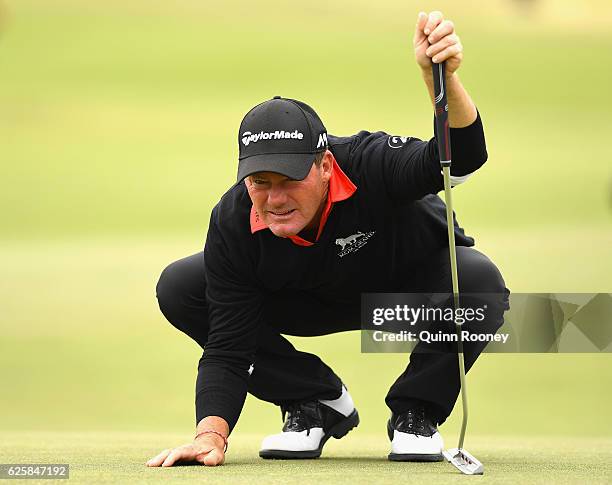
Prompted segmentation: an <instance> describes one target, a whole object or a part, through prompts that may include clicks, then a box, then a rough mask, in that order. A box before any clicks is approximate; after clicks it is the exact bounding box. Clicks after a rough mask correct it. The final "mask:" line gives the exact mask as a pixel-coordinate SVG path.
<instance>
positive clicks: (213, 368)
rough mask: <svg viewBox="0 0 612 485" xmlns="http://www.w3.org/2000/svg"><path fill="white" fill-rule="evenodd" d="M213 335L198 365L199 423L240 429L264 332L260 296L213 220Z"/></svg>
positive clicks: (208, 257)
mask: <svg viewBox="0 0 612 485" xmlns="http://www.w3.org/2000/svg"><path fill="white" fill-rule="evenodd" d="M204 260H205V266H206V299H207V303H208V307H209V310H208V318H209V333H208V341H207V343H206V346H205V349H204V353H203V355H202V358H201V359H200V363H199V366H198V378H197V381H196V422H200V420H201V419H202V418H205V417H206V416H220V417H222V418H223V419H225V420H226V421H227V422H228V424H229V427H230V431H231V430H232V429H233V428H234V426H235V425H236V422H237V421H238V417H239V416H240V413H241V411H242V407H243V405H244V401H245V398H246V393H247V380H248V378H249V367H250V366H251V364H252V363H253V360H254V356H255V351H256V348H257V334H258V331H259V327H260V321H261V311H262V295H261V293H260V291H258V290H257V287H256V285H255V284H254V282H253V281H252V278H253V277H252V275H249V272H248V271H246V270H245V267H247V266H248V265H246V264H240V262H241V261H242V262H244V256H243V255H242V254H239V249H238V246H237V247H236V249H231V248H230V247H229V246H228V244H227V242H226V241H225V240H224V238H223V235H222V232H221V231H220V230H219V226H218V224H217V220H216V211H213V215H212V217H211V221H210V226H209V230H208V235H207V238H206V245H205V248H204Z"/></svg>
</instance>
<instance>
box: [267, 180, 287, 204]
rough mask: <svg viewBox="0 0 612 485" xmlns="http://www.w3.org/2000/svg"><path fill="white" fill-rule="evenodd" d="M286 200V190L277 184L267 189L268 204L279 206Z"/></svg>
mask: <svg viewBox="0 0 612 485" xmlns="http://www.w3.org/2000/svg"><path fill="white" fill-rule="evenodd" d="M285 202H287V191H286V190H285V189H283V188H281V187H279V186H274V185H273V186H272V187H271V188H270V190H269V191H268V204H269V205H270V206H273V207H281V206H283V205H284V204H285Z"/></svg>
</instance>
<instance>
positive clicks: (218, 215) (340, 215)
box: [196, 117, 487, 429]
mask: <svg viewBox="0 0 612 485" xmlns="http://www.w3.org/2000/svg"><path fill="white" fill-rule="evenodd" d="M329 144H330V146H329V149H330V151H331V152H332V153H333V154H334V156H335V158H336V160H337V163H338V165H339V166H340V167H341V169H342V171H343V172H344V173H345V174H346V175H347V176H348V178H349V179H350V180H351V181H352V182H353V183H354V184H355V185H356V186H357V190H356V192H355V193H354V194H353V195H352V196H351V197H350V198H348V199H347V200H344V201H341V202H338V203H336V204H334V206H333V208H332V211H331V213H330V215H329V218H328V220H327V222H326V224H325V227H324V229H323V232H322V234H321V236H320V238H319V240H318V241H317V242H316V243H315V244H314V245H313V246H310V247H304V246H298V245H296V244H294V243H293V242H292V241H290V240H289V239H287V238H280V237H277V236H274V235H273V234H272V233H271V232H270V231H269V230H268V229H266V230H262V231H258V232H255V233H251V227H250V224H249V215H250V211H251V206H252V203H251V200H250V198H249V195H248V193H247V190H246V186H245V185H244V184H243V183H240V184H237V185H235V186H233V187H232V188H231V189H230V190H229V191H228V192H226V193H225V194H224V195H223V197H222V198H221V200H220V202H219V203H218V204H217V205H216V206H215V207H214V209H213V211H212V215H211V219H210V226H209V229H208V235H207V239H206V246H205V248H204V258H205V268H206V284H207V289H206V296H207V302H208V305H209V335H208V343H207V345H206V348H205V350H204V354H203V356H202V359H201V360H200V366H199V374H198V381H197V386H196V419H197V421H198V422H199V421H200V420H201V419H202V418H204V417H206V416H221V417H222V418H224V419H225V420H226V421H227V422H228V423H229V426H230V429H233V427H234V425H235V424H236V421H237V420H238V416H239V415H240V412H241V410H242V406H243V404H244V400H245V397H246V392H247V379H248V369H249V367H250V364H251V363H252V362H253V360H254V354H255V351H256V348H257V332H258V328H259V325H260V323H261V315H262V306H263V303H264V299H265V297H266V295H269V294H270V293H273V292H276V291H280V290H284V291H286V290H289V291H290V290H293V289H295V290H300V291H307V292H309V293H312V294H313V295H315V296H316V295H321V296H324V297H325V298H326V299H330V298H332V299H334V300H337V301H346V302H353V303H355V302H356V303H357V304H358V303H359V297H360V294H361V293H365V292H384V291H394V290H397V288H398V287H399V286H401V279H402V274H404V275H405V274H406V271H407V270H408V269H409V268H410V267H411V266H412V265H415V264H416V263H418V261H419V260H420V259H422V258H423V257H424V256H426V255H427V254H428V253H430V252H432V251H435V250H438V249H440V248H442V247H446V246H448V242H447V241H448V239H447V228H446V213H445V207H444V203H443V202H442V200H441V199H440V198H439V197H438V196H437V195H435V194H436V193H437V192H439V191H440V190H442V189H443V179H442V175H441V170H440V165H439V159H438V150H437V145H436V139H435V138H432V139H431V140H429V141H428V142H426V141H421V140H418V139H416V138H407V139H406V138H403V139H400V138H399V137H392V136H389V135H387V134H386V133H383V132H377V133H369V132H366V131H361V132H359V133H358V134H357V135H354V136H349V137H335V136H330V137H329ZM451 147H452V155H453V165H452V166H451V174H452V175H453V176H462V175H466V174H469V173H471V172H473V171H474V170H476V169H477V168H479V167H480V166H481V165H482V164H483V163H484V162H485V161H486V159H487V152H486V147H485V139H484V133H483V130H482V123H481V121H480V117H478V119H477V120H476V121H475V122H474V123H473V124H472V125H470V126H469V127H466V128H451ZM455 237H456V243H457V245H460V246H472V245H473V244H474V240H473V239H472V238H471V237H469V236H466V235H465V234H464V231H463V229H461V228H460V227H459V226H458V225H457V222H456V221H455Z"/></svg>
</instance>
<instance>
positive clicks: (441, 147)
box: [432, 62, 451, 167]
mask: <svg viewBox="0 0 612 485" xmlns="http://www.w3.org/2000/svg"><path fill="white" fill-rule="evenodd" d="M432 69H433V82H434V96H435V103H436V132H437V134H436V139H437V140H438V153H439V154H440V165H441V166H443V167H450V164H451V148H450V131H449V127H448V100H447V98H446V82H445V79H446V77H445V76H446V63H445V62H442V63H439V64H436V63H433V64H432Z"/></svg>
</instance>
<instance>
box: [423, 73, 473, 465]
mask: <svg viewBox="0 0 612 485" xmlns="http://www.w3.org/2000/svg"><path fill="white" fill-rule="evenodd" d="M445 73H446V63H444V62H442V63H440V64H435V63H434V64H433V81H434V95H435V104H436V131H437V139H438V152H439V154H440V165H441V166H442V175H443V177H444V200H445V202H446V223H447V225H448V248H449V250H450V264H451V277H452V281H453V301H454V305H455V308H459V279H458V276H457V253H456V250H455V229H454V227H455V226H454V223H453V203H452V198H451V181H450V166H451V148H450V131H449V126H448V101H447V98H446V86H445ZM455 330H456V332H457V356H458V358H459V380H460V382H461V403H462V407H463V421H462V423H461V434H460V435H459V445H458V446H457V448H452V449H449V450H444V451H443V452H442V454H443V455H444V458H446V460H447V461H449V462H450V463H452V464H453V465H454V466H455V467H457V468H458V469H459V470H460V471H461V473H465V474H466V475H482V473H483V472H484V466H483V465H482V463H480V462H479V461H478V460H477V459H476V458H474V456H472V455H471V454H470V453H468V452H467V451H466V450H465V449H464V448H463V440H464V438H465V430H466V428H467V420H468V405H467V389H466V388H465V361H464V358H463V342H462V341H461V338H460V337H461V324H460V323H457V322H455Z"/></svg>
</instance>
